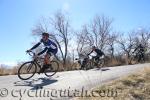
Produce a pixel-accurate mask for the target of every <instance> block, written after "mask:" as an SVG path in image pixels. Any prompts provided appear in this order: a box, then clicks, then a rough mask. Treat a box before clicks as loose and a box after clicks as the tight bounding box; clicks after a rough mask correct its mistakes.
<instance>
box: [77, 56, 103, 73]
mask: <svg viewBox="0 0 150 100" xmlns="http://www.w3.org/2000/svg"><path fill="white" fill-rule="evenodd" d="M89 56H91V55H86V56H85V57H84V58H80V57H79V59H78V63H79V64H80V66H81V69H83V70H88V69H91V68H95V67H96V68H102V67H103V66H104V64H105V59H104V58H105V56H104V55H103V56H101V57H99V58H98V59H97V60H96V59H95V58H94V57H93V56H91V58H90V57H89Z"/></svg>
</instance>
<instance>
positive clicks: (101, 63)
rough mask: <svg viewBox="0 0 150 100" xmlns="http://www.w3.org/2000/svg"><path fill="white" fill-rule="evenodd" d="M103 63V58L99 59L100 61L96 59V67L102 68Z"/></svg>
mask: <svg viewBox="0 0 150 100" xmlns="http://www.w3.org/2000/svg"><path fill="white" fill-rule="evenodd" d="M104 65H105V59H100V61H98V64H97V67H98V68H102V67H103V66H104Z"/></svg>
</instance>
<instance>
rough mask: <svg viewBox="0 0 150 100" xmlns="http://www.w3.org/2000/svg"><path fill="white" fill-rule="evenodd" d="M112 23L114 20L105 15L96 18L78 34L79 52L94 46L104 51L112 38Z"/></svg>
mask: <svg viewBox="0 0 150 100" xmlns="http://www.w3.org/2000/svg"><path fill="white" fill-rule="evenodd" d="M111 23H112V20H110V19H109V18H108V17H105V16H104V15H103V16H96V17H95V18H94V19H93V20H92V22H91V23H90V24H86V25H84V26H83V27H82V29H81V31H80V32H79V33H78V34H77V44H78V46H77V51H78V52H81V51H83V48H85V47H90V46H92V45H95V46H96V47H98V48H100V49H102V50H104V49H105V48H106V45H107V44H108V41H109V38H110V37H109V34H110V30H111ZM87 49H90V48H87Z"/></svg>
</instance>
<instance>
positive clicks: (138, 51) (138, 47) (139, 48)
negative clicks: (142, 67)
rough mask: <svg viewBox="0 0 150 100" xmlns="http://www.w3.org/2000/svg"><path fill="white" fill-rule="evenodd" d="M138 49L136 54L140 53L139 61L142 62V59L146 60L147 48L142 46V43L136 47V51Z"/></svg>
mask: <svg viewBox="0 0 150 100" xmlns="http://www.w3.org/2000/svg"><path fill="white" fill-rule="evenodd" d="M136 51H137V54H136V55H138V54H139V57H138V62H140V61H141V59H143V60H144V61H145V56H144V51H145V48H144V46H142V44H139V45H138V46H137V47H136V48H135V50H134V52H136ZM134 52H133V53H134Z"/></svg>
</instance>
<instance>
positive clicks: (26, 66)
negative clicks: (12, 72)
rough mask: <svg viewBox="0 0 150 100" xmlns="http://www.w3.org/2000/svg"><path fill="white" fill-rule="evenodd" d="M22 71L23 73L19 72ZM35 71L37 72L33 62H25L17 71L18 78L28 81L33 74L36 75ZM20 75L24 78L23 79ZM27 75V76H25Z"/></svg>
mask: <svg viewBox="0 0 150 100" xmlns="http://www.w3.org/2000/svg"><path fill="white" fill-rule="evenodd" d="M22 70H23V71H24V72H21V71H22ZM36 70H37V66H36V64H35V63H34V62H33V61H29V62H25V63H23V64H22V65H21V66H20V68H19V69H18V77H19V78H20V79H21V80H28V79H30V78H32V77H33V76H34V74H35V73H36ZM25 71H27V72H26V73H25ZM29 71H32V72H29ZM22 75H23V76H25V77H23V76H22ZM27 75H29V76H27Z"/></svg>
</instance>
